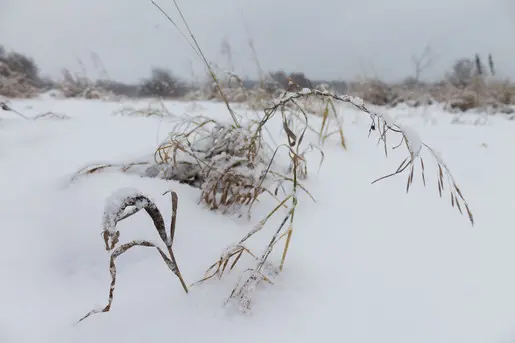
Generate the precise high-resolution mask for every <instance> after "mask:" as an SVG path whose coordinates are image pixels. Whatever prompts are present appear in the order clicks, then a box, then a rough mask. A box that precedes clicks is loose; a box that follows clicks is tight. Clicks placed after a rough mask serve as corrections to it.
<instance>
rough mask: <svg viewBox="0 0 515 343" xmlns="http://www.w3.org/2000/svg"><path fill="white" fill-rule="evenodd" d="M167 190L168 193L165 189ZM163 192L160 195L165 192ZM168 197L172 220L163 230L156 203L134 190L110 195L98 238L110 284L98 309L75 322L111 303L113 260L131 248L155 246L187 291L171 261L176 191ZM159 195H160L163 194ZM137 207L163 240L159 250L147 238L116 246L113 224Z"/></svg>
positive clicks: (127, 215) (116, 239) (107, 308)
mask: <svg viewBox="0 0 515 343" xmlns="http://www.w3.org/2000/svg"><path fill="white" fill-rule="evenodd" d="M166 193H168V192H166ZM166 193H164V194H166ZM169 193H170V194H171V198H172V219H171V222H170V229H169V232H168V233H167V231H166V228H165V223H164V220H163V216H162V215H161V212H160V211H159V209H158V208H157V206H156V205H155V204H154V203H153V202H152V200H150V199H149V198H148V197H146V196H144V195H143V194H141V193H139V192H138V191H136V190H124V191H123V193H117V194H114V195H113V199H110V201H108V203H107V205H106V208H105V210H104V220H103V231H102V237H103V239H104V243H105V248H106V250H107V251H108V252H110V253H111V255H110V261H109V272H110V274H111V286H110V288H109V297H108V302H107V305H106V306H104V307H103V308H101V309H94V310H91V311H90V312H88V313H87V314H86V315H85V316H84V317H82V318H81V319H80V320H79V322H81V321H83V320H84V319H86V318H88V317H89V316H91V315H93V314H97V313H104V312H109V310H110V309H111V305H112V303H113V298H114V291H115V288H116V259H117V258H118V257H120V256H121V255H122V254H124V253H125V252H127V251H128V250H130V249H132V248H134V247H148V248H155V249H156V250H157V251H158V252H159V255H160V256H161V258H162V259H163V261H164V262H165V264H166V265H167V267H168V268H169V269H170V270H171V271H172V272H173V273H174V274H175V275H176V276H177V277H178V278H179V281H180V282H181V285H182V287H183V288H184V291H185V292H186V293H188V287H187V286H186V283H185V282H184V279H183V277H182V275H181V272H180V271H179V267H178V265H177V262H176V260H175V256H174V253H173V250H172V245H173V239H174V235H175V224H176V220H177V206H178V196H177V193H175V192H173V191H171V192H169ZM164 194H163V195H164ZM141 210H145V212H146V213H147V214H148V215H149V217H150V218H151V219H152V222H153V223H154V227H155V228H156V230H157V232H158V234H159V237H160V238H161V240H162V241H163V243H164V245H165V246H166V249H162V248H161V247H159V246H158V245H157V244H155V243H152V242H150V241H147V240H134V241H131V242H128V243H125V244H121V245H118V243H119V239H120V231H118V230H117V229H116V225H117V224H118V223H119V222H120V221H122V220H124V219H127V218H128V217H130V216H132V215H134V214H136V213H138V212H139V211H141Z"/></svg>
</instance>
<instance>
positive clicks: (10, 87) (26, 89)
mask: <svg viewBox="0 0 515 343" xmlns="http://www.w3.org/2000/svg"><path fill="white" fill-rule="evenodd" d="M48 87H51V84H50V82H48V81H43V80H42V79H41V78H40V77H39V71H38V67H37V65H36V63H35V62H34V61H33V60H32V59H31V58H28V57H27V56H25V55H23V54H20V53H17V52H7V51H6V50H5V49H4V47H3V46H1V45H0V95H3V96H6V97H9V98H31V97H34V96H36V95H37V94H39V93H40V92H41V91H43V90H44V89H48Z"/></svg>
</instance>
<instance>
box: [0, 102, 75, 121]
mask: <svg viewBox="0 0 515 343" xmlns="http://www.w3.org/2000/svg"><path fill="white" fill-rule="evenodd" d="M0 108H1V109H2V110H4V111H7V112H12V113H14V114H16V115H18V116H20V117H22V118H23V119H26V120H38V119H59V120H66V119H70V117H69V116H67V115H66V114H59V113H54V112H45V113H41V114H38V115H36V116H34V117H27V116H25V115H23V114H22V113H20V112H18V111H16V110H15V109H13V108H12V107H11V106H10V105H9V104H8V103H7V102H0Z"/></svg>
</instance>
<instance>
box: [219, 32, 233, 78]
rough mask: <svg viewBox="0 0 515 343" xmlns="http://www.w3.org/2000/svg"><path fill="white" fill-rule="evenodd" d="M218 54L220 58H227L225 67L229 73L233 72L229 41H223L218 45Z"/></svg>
mask: <svg viewBox="0 0 515 343" xmlns="http://www.w3.org/2000/svg"><path fill="white" fill-rule="evenodd" d="M220 53H221V54H222V56H225V57H226V58H227V64H228V65H227V67H228V68H229V70H230V71H234V62H233V58H232V56H233V54H232V49H231V45H230V44H229V41H228V40H227V39H224V40H223V41H222V43H221V44H220Z"/></svg>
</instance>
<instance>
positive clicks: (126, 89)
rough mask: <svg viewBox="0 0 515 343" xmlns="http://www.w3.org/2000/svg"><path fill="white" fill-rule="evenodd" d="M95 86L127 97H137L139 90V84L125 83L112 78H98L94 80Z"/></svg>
mask: <svg viewBox="0 0 515 343" xmlns="http://www.w3.org/2000/svg"><path fill="white" fill-rule="evenodd" d="M95 86H96V87H97V88H102V89H105V90H106V91H108V92H110V93H112V94H115V95H122V96H126V97H128V98H137V97H138V95H139V92H140V86H139V85H136V84H126V83H123V82H118V81H112V80H99V81H97V82H96V84H95Z"/></svg>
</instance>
